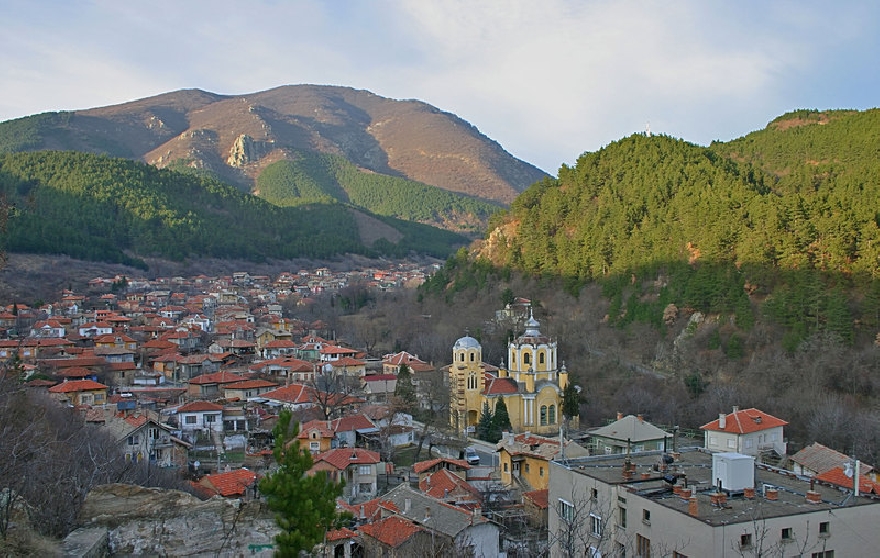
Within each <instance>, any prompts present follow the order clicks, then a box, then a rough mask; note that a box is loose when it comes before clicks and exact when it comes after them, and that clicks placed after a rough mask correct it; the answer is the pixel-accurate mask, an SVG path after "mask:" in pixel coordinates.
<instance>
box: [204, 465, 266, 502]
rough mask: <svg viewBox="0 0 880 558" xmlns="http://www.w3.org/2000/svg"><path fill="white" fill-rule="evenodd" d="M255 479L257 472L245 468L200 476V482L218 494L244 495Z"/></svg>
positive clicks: (227, 495) (228, 495)
mask: <svg viewBox="0 0 880 558" xmlns="http://www.w3.org/2000/svg"><path fill="white" fill-rule="evenodd" d="M256 480H257V474H256V473H254V472H253V471H248V470H247V469H236V470H234V471H226V472H224V473H215V474H213V475H205V476H204V477H202V480H201V484H202V485H203V486H207V487H208V488H211V489H213V490H214V492H216V493H217V494H219V495H220V496H225V497H230V496H244V494H245V492H246V491H247V489H248V488H249V487H250V486H253V484H254V482H256Z"/></svg>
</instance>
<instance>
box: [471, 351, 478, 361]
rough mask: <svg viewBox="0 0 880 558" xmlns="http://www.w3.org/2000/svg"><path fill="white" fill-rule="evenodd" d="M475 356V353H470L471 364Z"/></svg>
mask: <svg viewBox="0 0 880 558" xmlns="http://www.w3.org/2000/svg"><path fill="white" fill-rule="evenodd" d="M476 356H477V354H476V353H471V362H474V357H476Z"/></svg>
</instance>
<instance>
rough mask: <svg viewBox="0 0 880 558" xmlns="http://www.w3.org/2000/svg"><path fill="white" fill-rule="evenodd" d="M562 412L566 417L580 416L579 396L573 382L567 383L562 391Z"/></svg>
mask: <svg viewBox="0 0 880 558" xmlns="http://www.w3.org/2000/svg"><path fill="white" fill-rule="evenodd" d="M562 414H563V416H565V417H567V418H574V417H577V416H580V414H581V407H580V396H579V395H578V391H577V388H576V387H574V384H571V383H569V384H568V385H566V386H565V389H564V390H563V391H562Z"/></svg>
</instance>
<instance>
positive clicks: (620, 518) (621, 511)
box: [617, 507, 626, 529]
mask: <svg viewBox="0 0 880 558" xmlns="http://www.w3.org/2000/svg"><path fill="white" fill-rule="evenodd" d="M617 524H618V525H620V528H621V529H626V508H624V507H618V508H617Z"/></svg>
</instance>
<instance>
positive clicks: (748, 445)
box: [745, 440, 752, 449]
mask: <svg viewBox="0 0 880 558" xmlns="http://www.w3.org/2000/svg"><path fill="white" fill-rule="evenodd" d="M745 448H746V449H751V448H752V441H751V440H746V441H745Z"/></svg>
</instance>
